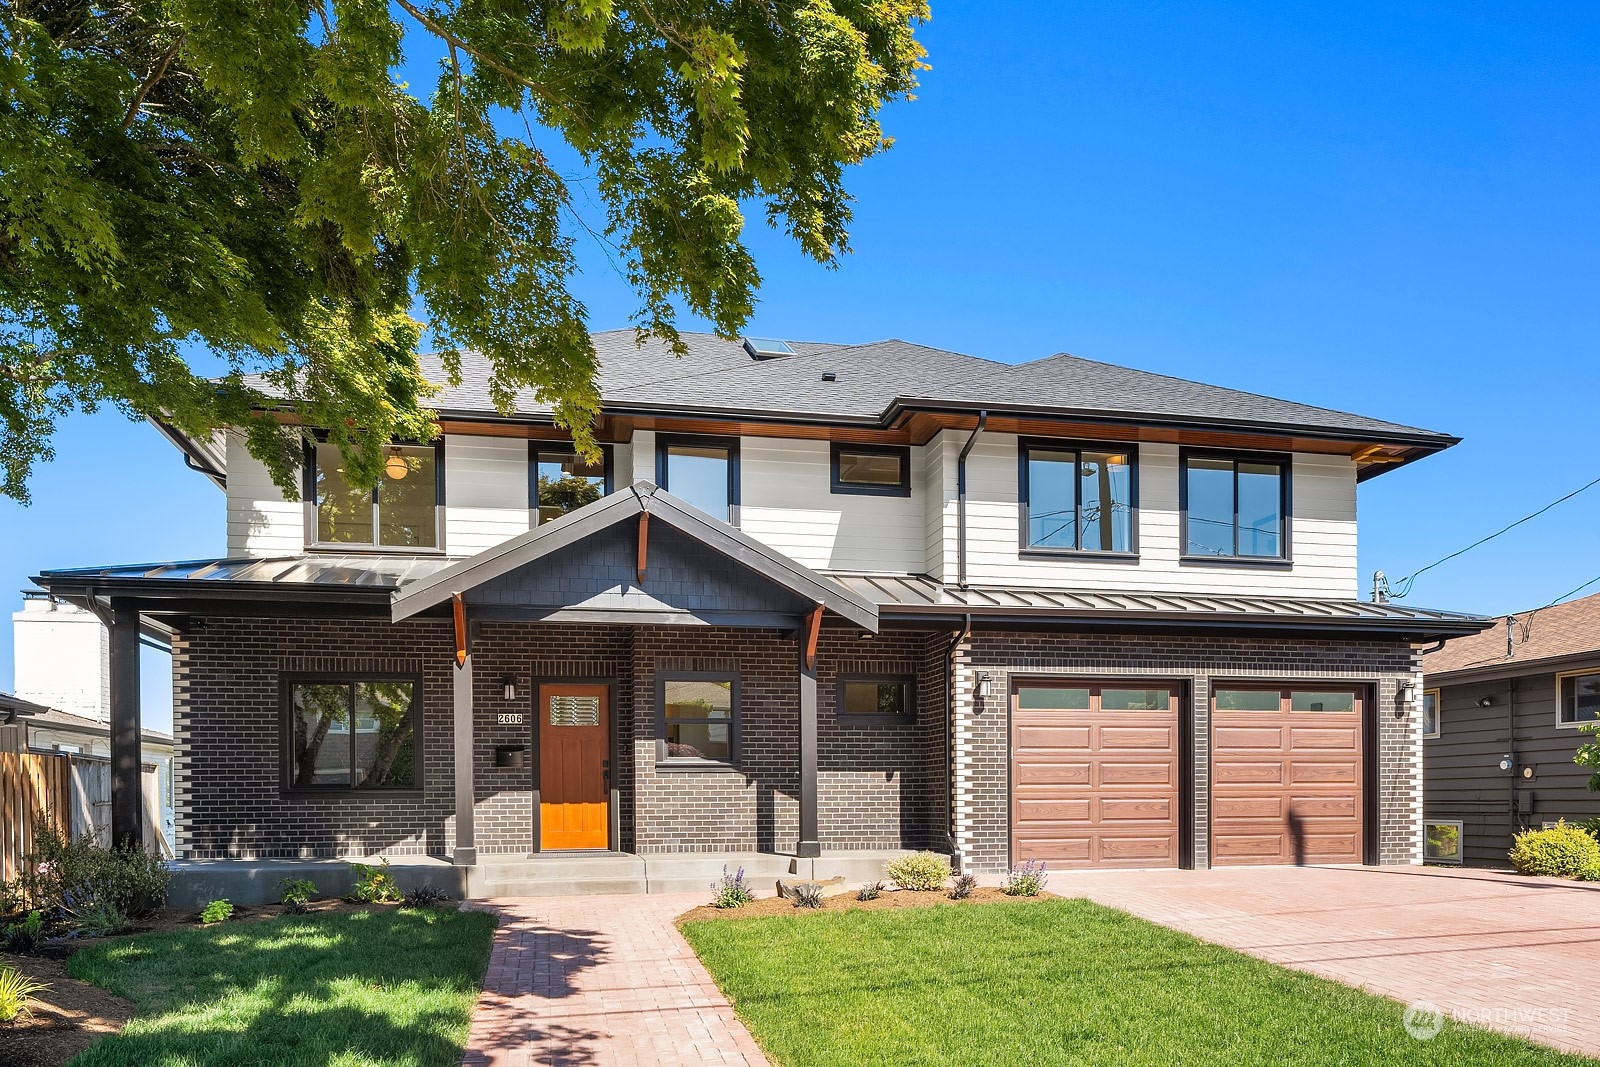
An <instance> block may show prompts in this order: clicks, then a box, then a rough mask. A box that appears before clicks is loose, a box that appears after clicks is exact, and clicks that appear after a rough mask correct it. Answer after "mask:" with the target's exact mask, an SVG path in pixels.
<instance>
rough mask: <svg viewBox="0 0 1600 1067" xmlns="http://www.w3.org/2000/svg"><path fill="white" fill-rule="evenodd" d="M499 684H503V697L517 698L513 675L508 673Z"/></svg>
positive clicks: (515, 682)
mask: <svg viewBox="0 0 1600 1067" xmlns="http://www.w3.org/2000/svg"><path fill="white" fill-rule="evenodd" d="M500 684H501V685H503V686H505V697H506V699H507V700H515V699H517V680H516V678H515V677H513V676H512V675H509V674H508V675H506V677H505V680H504V681H503V682H501V683H500Z"/></svg>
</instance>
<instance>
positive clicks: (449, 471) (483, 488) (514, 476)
mask: <svg viewBox="0 0 1600 1067" xmlns="http://www.w3.org/2000/svg"><path fill="white" fill-rule="evenodd" d="M444 504H445V507H444V547H445V551H446V552H448V553H450V554H451V555H452V556H470V555H475V554H477V553H479V552H482V551H484V550H485V549H489V548H493V547H494V546H495V545H498V544H500V543H501V542H502V541H506V540H508V539H510V538H512V537H515V536H517V535H518V534H520V533H526V532H527V529H528V442H526V441H523V440H519V439H517V438H511V437H467V436H464V435H461V434H447V435H446V436H445V439H444Z"/></svg>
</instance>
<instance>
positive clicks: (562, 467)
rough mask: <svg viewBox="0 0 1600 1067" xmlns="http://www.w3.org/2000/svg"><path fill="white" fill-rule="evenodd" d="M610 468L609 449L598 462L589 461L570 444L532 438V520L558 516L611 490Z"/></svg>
mask: <svg viewBox="0 0 1600 1067" xmlns="http://www.w3.org/2000/svg"><path fill="white" fill-rule="evenodd" d="M610 468H611V454H610V452H606V453H605V455H604V457H603V458H602V459H601V460H600V461H599V462H597V463H591V462H589V461H588V460H586V459H584V458H583V457H582V456H580V455H579V454H578V453H577V452H576V451H574V450H573V449H571V448H561V447H559V446H553V445H548V444H541V443H540V442H537V441H535V442H532V443H531V444H530V446H529V457H528V469H529V473H530V474H531V475H532V478H531V479H530V483H529V485H528V500H529V502H530V503H531V504H532V506H533V509H534V514H535V516H536V519H535V523H536V524H539V523H546V522H549V521H550V520H552V519H559V518H560V517H561V516H563V515H565V514H567V513H568V512H570V511H577V510H578V509H579V508H581V507H583V506H584V505H585V504H593V503H594V502H595V501H596V500H599V499H600V498H601V497H603V496H605V495H606V494H607V493H609V492H610V491H611V474H610Z"/></svg>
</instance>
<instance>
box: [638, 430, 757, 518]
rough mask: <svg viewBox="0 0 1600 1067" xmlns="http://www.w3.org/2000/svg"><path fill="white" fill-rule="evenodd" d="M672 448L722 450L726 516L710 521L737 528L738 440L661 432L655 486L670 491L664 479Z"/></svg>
mask: <svg viewBox="0 0 1600 1067" xmlns="http://www.w3.org/2000/svg"><path fill="white" fill-rule="evenodd" d="M673 445H687V446H689V447H692V448H721V449H725V450H726V451H727V453H728V514H727V515H726V516H716V515H713V516H712V518H722V520H723V521H724V522H726V523H727V524H728V525H729V526H738V525H739V503H740V501H739V483H740V481H741V480H742V479H741V477H740V471H739V438H738V437H723V436H719V435H717V434H696V433H662V434H657V435H656V485H658V486H660V487H661V488H662V489H665V490H666V491H667V492H669V493H670V492H672V486H671V485H670V484H669V481H670V480H669V479H668V477H667V453H668V451H669V450H670V449H671V448H672V446H673Z"/></svg>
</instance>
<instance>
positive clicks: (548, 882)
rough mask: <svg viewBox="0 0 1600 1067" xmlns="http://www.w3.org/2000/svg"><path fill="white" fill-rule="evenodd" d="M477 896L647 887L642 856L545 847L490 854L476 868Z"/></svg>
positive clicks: (608, 891) (564, 893)
mask: <svg viewBox="0 0 1600 1067" xmlns="http://www.w3.org/2000/svg"><path fill="white" fill-rule="evenodd" d="M471 891H472V895H473V896H475V897H548V896H571V895H575V894H577V895H582V894H596V895H602V894H615V893H643V892H645V891H646V882H645V867H644V861H643V860H642V859H640V858H639V857H638V856H630V855H626V854H624V853H618V852H593V853H583V852H547V853H538V854H535V855H530V856H523V857H518V858H516V859H510V858H501V857H494V856H491V857H489V858H487V859H485V860H484V861H483V862H482V863H480V864H479V865H478V867H477V868H476V869H475V870H474V871H473V872H472V876H471Z"/></svg>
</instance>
